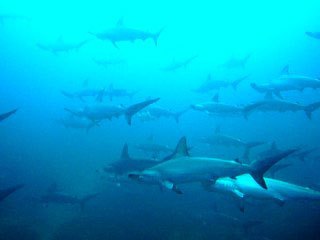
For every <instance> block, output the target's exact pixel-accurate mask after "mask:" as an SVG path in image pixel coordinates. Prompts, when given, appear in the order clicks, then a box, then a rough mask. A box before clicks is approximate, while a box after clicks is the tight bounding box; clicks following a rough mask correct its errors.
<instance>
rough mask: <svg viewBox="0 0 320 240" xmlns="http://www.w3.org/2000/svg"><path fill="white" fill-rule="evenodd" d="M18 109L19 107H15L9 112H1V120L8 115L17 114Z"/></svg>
mask: <svg viewBox="0 0 320 240" xmlns="http://www.w3.org/2000/svg"><path fill="white" fill-rule="evenodd" d="M17 111H18V109H17V108H16V109H13V110H11V111H9V112H5V113H0V122H1V121H3V120H5V119H7V118H8V117H10V116H11V115H13V114H15V113H16V112H17Z"/></svg>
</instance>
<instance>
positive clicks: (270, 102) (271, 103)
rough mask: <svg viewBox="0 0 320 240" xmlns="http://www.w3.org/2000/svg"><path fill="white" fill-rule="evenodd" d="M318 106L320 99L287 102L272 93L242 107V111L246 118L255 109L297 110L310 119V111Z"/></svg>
mask: <svg viewBox="0 0 320 240" xmlns="http://www.w3.org/2000/svg"><path fill="white" fill-rule="evenodd" d="M318 108H320V101H319V102H315V103H312V104H309V105H302V104H298V103H293V102H288V101H285V100H278V99H274V98H273V97H272V95H271V94H270V93H269V95H267V96H266V98H265V99H264V100H261V101H257V102H255V103H252V104H249V105H247V106H246V107H244V109H243V112H244V115H245V117H246V118H247V117H248V115H249V114H251V113H253V112H257V111H262V112H297V111H304V112H305V114H306V116H307V117H308V118H309V119H311V118H312V113H313V112H314V111H315V110H317V109H318Z"/></svg>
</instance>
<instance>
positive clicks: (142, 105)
mask: <svg viewBox="0 0 320 240" xmlns="http://www.w3.org/2000/svg"><path fill="white" fill-rule="evenodd" d="M159 99H160V98H154V99H151V100H146V101H143V102H140V103H136V104H133V105H131V106H129V107H128V108H126V109H125V113H124V114H125V117H126V120H127V123H128V124H129V125H131V121H132V117H133V115H135V114H136V113H137V112H139V111H141V110H142V109H143V108H145V107H147V106H149V105H150V104H153V103H155V102H157V101H159Z"/></svg>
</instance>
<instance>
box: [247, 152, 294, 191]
mask: <svg viewBox="0 0 320 240" xmlns="http://www.w3.org/2000/svg"><path fill="white" fill-rule="evenodd" d="M295 151H297V150H296V149H290V150H287V151H283V152H281V153H278V154H275V155H273V156H268V157H266V158H263V159H261V160H256V161H254V162H252V163H251V164H250V167H251V172H250V175H251V176H252V177H253V179H254V180H255V181H256V182H257V183H258V184H259V185H260V186H261V187H262V188H264V189H267V185H266V182H265V180H264V178H263V175H264V174H265V173H266V172H267V171H268V170H269V169H270V168H271V167H272V166H273V165H275V164H276V163H277V162H279V161H280V160H281V159H283V158H285V157H287V156H289V155H290V154H292V153H294V152H295Z"/></svg>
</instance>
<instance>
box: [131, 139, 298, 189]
mask: <svg viewBox="0 0 320 240" xmlns="http://www.w3.org/2000/svg"><path fill="white" fill-rule="evenodd" d="M293 152H295V150H287V151H284V152H282V153H280V154H278V155H276V156H273V157H269V158H266V159H262V160H259V161H254V162H252V163H251V164H250V165H248V164H242V163H240V162H239V161H234V160H223V159H218V158H208V157H190V155H189V153H188V150H187V143H186V138H185V137H183V138H181V139H180V141H179V143H178V144H177V147H176V150H175V154H174V155H173V156H172V157H173V159H171V160H169V161H165V162H163V163H160V164H158V165H156V166H154V167H151V168H149V169H146V170H144V171H142V172H133V173H130V174H129V175H128V177H129V178H131V179H133V180H135V181H138V182H143V183H147V184H154V185H159V186H160V187H161V188H165V189H169V190H171V191H174V192H176V193H178V194H181V193H182V191H181V190H180V189H179V188H178V186H177V185H178V184H183V183H192V182H201V183H202V185H203V186H204V187H205V188H210V186H212V185H214V184H215V182H216V181H217V179H219V178H221V177H232V178H235V177H236V176H239V175H242V174H245V173H249V174H250V175H251V176H252V177H253V178H254V180H255V181H256V182H257V183H258V184H259V185H260V186H261V187H262V188H264V189H267V184H266V182H265V180H264V178H263V175H264V173H265V172H266V171H268V170H269V169H270V167H271V166H273V165H274V164H276V163H277V162H279V161H280V160H281V159H282V158H285V157H287V156H289V155H290V154H292V153H293Z"/></svg>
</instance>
